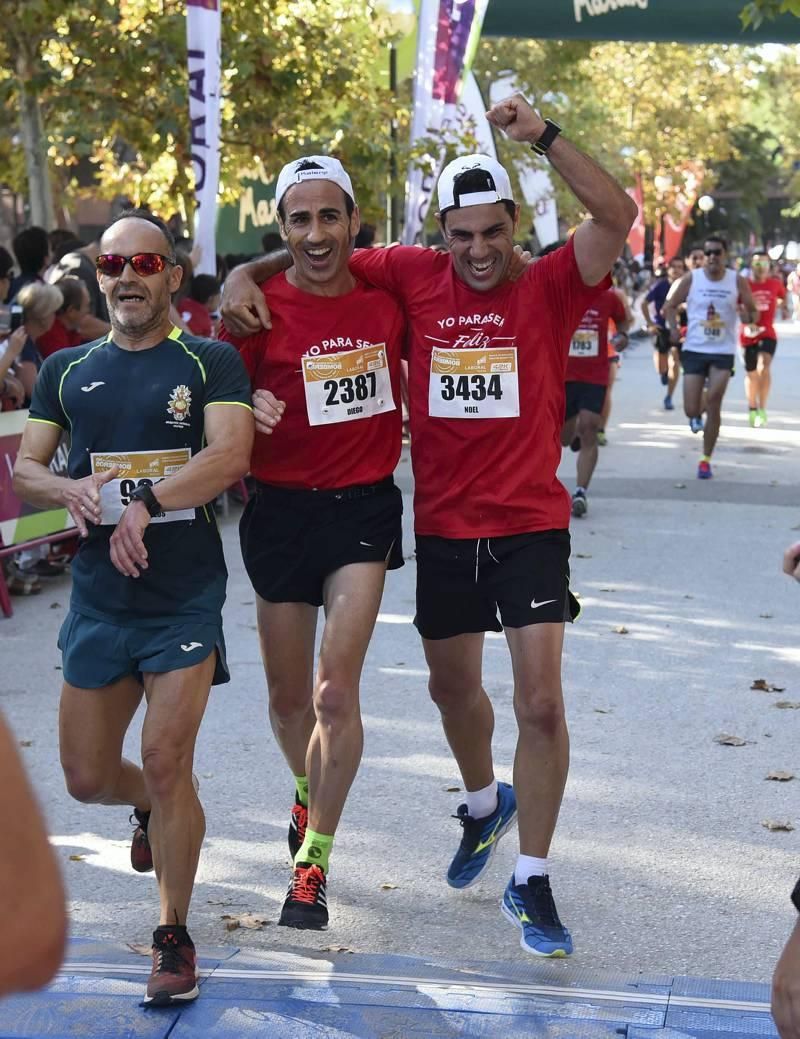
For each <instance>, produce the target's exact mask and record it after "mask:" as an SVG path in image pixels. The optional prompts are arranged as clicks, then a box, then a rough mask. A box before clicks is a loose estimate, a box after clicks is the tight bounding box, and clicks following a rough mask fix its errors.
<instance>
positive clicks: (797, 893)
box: [792, 880, 800, 913]
mask: <svg viewBox="0 0 800 1039" xmlns="http://www.w3.org/2000/svg"><path fill="white" fill-rule="evenodd" d="M792 902H794V907H795V909H796V910H797V912H798V913H800V880H798V881H797V883H796V884H795V886H794V891H792Z"/></svg>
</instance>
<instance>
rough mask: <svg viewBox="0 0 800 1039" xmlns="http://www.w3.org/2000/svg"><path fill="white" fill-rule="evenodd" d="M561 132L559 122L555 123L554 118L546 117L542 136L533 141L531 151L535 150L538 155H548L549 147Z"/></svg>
mask: <svg viewBox="0 0 800 1039" xmlns="http://www.w3.org/2000/svg"><path fill="white" fill-rule="evenodd" d="M560 133H561V127H560V126H559V125H558V123H554V122H553V120H552V119H545V121H544V130H543V131H542V136H541V137H540V138H539V140H538V141H534V142H533V144H532V145H531V151H535V152H536V154H537V155H546V154H547V150H548V148H549V147H550V145H551V144H552V143H553V141H554V140H555V139H556V137H558V135H559V134H560Z"/></svg>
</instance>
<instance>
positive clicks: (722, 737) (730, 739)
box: [714, 732, 747, 747]
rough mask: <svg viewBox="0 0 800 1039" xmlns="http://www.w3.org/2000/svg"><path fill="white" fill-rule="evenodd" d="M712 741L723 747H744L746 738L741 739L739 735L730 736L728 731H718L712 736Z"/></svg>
mask: <svg viewBox="0 0 800 1039" xmlns="http://www.w3.org/2000/svg"><path fill="white" fill-rule="evenodd" d="M714 742H715V743H719V744H720V745H721V746H723V747H744V746H745V744H746V743H747V740H743V739H742V737H741V736H732V735H731V734H730V733H729V732H720V733H719V734H718V735H717V736H715V737H714Z"/></svg>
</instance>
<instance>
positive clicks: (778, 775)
mask: <svg viewBox="0 0 800 1039" xmlns="http://www.w3.org/2000/svg"><path fill="white" fill-rule="evenodd" d="M764 779H774V780H775V782H776V783H788V782H789V780H790V779H794V772H782V771H781V770H780V769H775V770H773V771H772V772H767V774H766V775H765V776H764Z"/></svg>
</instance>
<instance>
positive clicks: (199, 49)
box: [186, 0, 221, 274]
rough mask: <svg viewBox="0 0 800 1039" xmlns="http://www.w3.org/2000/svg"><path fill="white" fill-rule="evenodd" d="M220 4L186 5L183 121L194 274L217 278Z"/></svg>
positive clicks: (199, 0)
mask: <svg viewBox="0 0 800 1039" xmlns="http://www.w3.org/2000/svg"><path fill="white" fill-rule="evenodd" d="M220 6H221V0H186V37H187V43H188V47H189V119H190V121H191V128H192V134H191V147H192V166H193V168H194V178H195V199H196V203H197V208H196V210H195V226H194V241H195V245H199V246H200V259H199V261H198V262H197V263H196V264H195V273H196V274H216V273H217V248H216V226H217V191H218V189H219V90H220V22H221V12H220Z"/></svg>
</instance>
